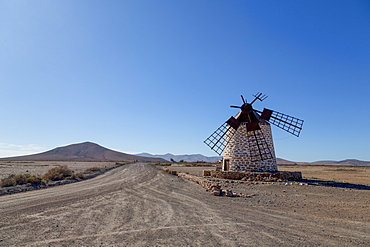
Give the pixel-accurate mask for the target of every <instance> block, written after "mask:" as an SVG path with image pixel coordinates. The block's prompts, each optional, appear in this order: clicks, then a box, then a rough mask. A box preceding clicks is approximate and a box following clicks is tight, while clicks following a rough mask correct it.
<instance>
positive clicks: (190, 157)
mask: <svg viewBox="0 0 370 247" xmlns="http://www.w3.org/2000/svg"><path fill="white" fill-rule="evenodd" d="M135 155H137V156H141V155H143V156H146V157H156V158H162V159H165V160H167V161H170V159H171V158H172V159H173V160H175V161H176V162H178V161H180V160H184V161H186V162H197V161H204V162H217V161H218V160H221V159H222V156H204V155H202V154H184V155H176V154H171V153H166V154H150V153H139V154H135ZM276 162H277V164H278V165H317V166H319V165H331V166H370V161H362V160H357V159H345V160H341V161H335V160H322V161H314V162H302V161H297V162H296V161H290V160H286V159H282V158H276Z"/></svg>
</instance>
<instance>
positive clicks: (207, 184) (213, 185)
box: [177, 173, 221, 193]
mask: <svg viewBox="0 0 370 247" xmlns="http://www.w3.org/2000/svg"><path fill="white" fill-rule="evenodd" d="M177 176H179V177H183V178H186V179H188V180H190V181H193V182H196V183H197V184H199V185H201V186H202V187H203V188H205V189H207V190H209V191H211V193H213V192H214V191H220V190H221V185H220V183H218V182H212V181H209V180H208V179H206V178H202V177H197V176H194V175H190V174H186V173H178V174H177Z"/></svg>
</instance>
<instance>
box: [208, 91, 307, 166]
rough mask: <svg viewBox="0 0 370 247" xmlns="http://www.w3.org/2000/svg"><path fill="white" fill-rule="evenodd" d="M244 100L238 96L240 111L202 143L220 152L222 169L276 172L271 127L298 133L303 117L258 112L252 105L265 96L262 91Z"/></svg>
mask: <svg viewBox="0 0 370 247" xmlns="http://www.w3.org/2000/svg"><path fill="white" fill-rule="evenodd" d="M253 96H254V99H253V100H252V101H251V103H247V102H246V101H245V100H244V97H243V95H241V98H242V101H243V104H242V105H241V106H230V107H232V108H239V109H240V112H239V113H238V114H237V115H236V116H235V117H231V118H229V119H228V120H227V121H226V122H225V123H224V124H222V125H221V126H220V127H219V128H218V129H217V130H216V131H215V132H213V133H212V135H210V136H209V137H208V138H207V139H206V140H205V141H204V143H205V144H206V145H207V146H209V147H210V148H211V149H212V150H214V151H215V152H216V153H217V154H218V155H222V153H224V158H223V164H222V170H224V171H256V172H275V171H277V164H276V157H275V151H274V144H273V140H272V133H271V126H270V124H273V125H275V126H277V127H279V128H281V129H283V130H285V131H287V132H288V133H290V134H292V135H294V136H297V137H298V136H299V134H300V132H301V130H302V125H303V120H301V119H298V118H295V117H292V116H289V115H286V114H283V113H280V112H277V111H273V110H269V109H266V108H264V109H263V111H262V112H261V111H258V110H255V109H254V108H253V106H252V105H253V103H255V102H256V101H257V100H259V101H263V100H265V99H266V98H267V96H266V95H263V94H262V93H257V94H256V95H253Z"/></svg>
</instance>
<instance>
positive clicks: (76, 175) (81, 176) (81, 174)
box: [75, 172, 85, 178]
mask: <svg viewBox="0 0 370 247" xmlns="http://www.w3.org/2000/svg"><path fill="white" fill-rule="evenodd" d="M75 177H76V178H84V177H85V175H84V174H83V173H81V172H79V173H76V174H75Z"/></svg>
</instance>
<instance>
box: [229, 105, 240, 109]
mask: <svg viewBox="0 0 370 247" xmlns="http://www.w3.org/2000/svg"><path fill="white" fill-rule="evenodd" d="M230 107H232V108H239V109H241V106H235V105H231V106H230Z"/></svg>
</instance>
